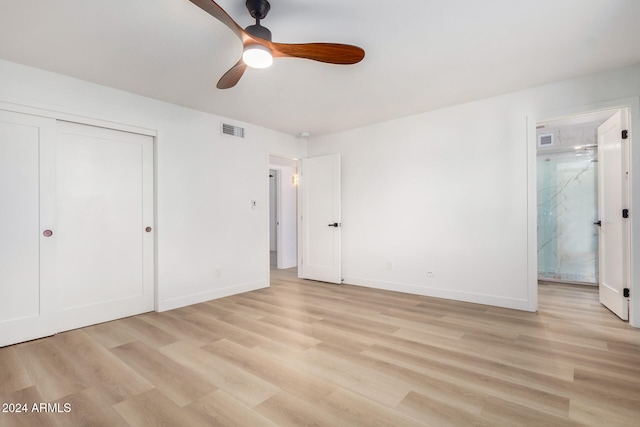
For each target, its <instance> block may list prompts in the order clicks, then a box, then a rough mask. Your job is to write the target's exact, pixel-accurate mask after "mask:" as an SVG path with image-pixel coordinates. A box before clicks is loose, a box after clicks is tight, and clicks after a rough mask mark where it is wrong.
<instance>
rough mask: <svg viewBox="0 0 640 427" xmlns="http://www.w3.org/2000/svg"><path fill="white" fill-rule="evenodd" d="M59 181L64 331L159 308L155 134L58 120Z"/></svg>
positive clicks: (58, 232) (58, 230)
mask: <svg viewBox="0 0 640 427" xmlns="http://www.w3.org/2000/svg"><path fill="white" fill-rule="evenodd" d="M56 183H57V190H56V202H57V203H56V206H57V208H56V228H55V230H54V236H53V238H54V239H55V240H56V246H57V283H58V289H59V291H58V300H59V306H60V325H59V327H60V330H68V329H73V328H78V327H82V326H86V325H90V324H95V323H99V322H104V321H108V320H113V319H117V318H122V317H126V316H131V315H134V314H139V313H143V312H148V311H151V310H153V304H154V294H153V291H154V279H153V272H154V270H153V262H154V255H153V247H154V239H153V139H152V138H151V137H149V136H145V135H138V134H133V133H128V132H121V131H116V130H111V129H105V128H99V127H93V126H87V125H81V124H76V123H67V122H59V123H58V138H57V172H56ZM147 227H149V228H148V230H149V231H147Z"/></svg>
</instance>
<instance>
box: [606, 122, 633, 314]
mask: <svg viewBox="0 0 640 427" xmlns="http://www.w3.org/2000/svg"><path fill="white" fill-rule="evenodd" d="M621 132H622V113H621V112H620V111H618V112H617V113H616V114H615V115H614V116H613V117H611V118H610V119H609V120H607V121H606V122H605V123H603V124H602V125H601V126H600V127H599V128H598V168H599V170H598V174H599V176H598V180H599V181H598V199H599V200H598V211H599V216H600V223H601V226H600V232H599V276H600V280H599V281H600V285H599V289H600V291H599V292H600V302H601V303H602V304H604V305H605V306H606V307H607V308H609V309H610V310H611V311H613V312H614V313H615V314H617V315H618V316H619V317H620V318H621V319H623V320H627V319H628V316H629V313H628V311H629V310H628V307H629V306H628V298H626V297H624V296H623V289H624V288H625V287H626V285H627V277H626V273H625V272H626V262H625V260H626V255H627V253H626V244H627V241H626V234H625V233H626V231H625V226H624V224H623V221H624V219H623V218H622V209H623V208H625V207H626V206H625V205H626V202H627V197H626V191H627V188H626V185H625V181H626V172H627V168H626V166H625V161H626V160H625V157H626V156H625V151H624V147H623V145H622V144H623V143H622V136H621Z"/></svg>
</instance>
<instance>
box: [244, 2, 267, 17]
mask: <svg viewBox="0 0 640 427" xmlns="http://www.w3.org/2000/svg"><path fill="white" fill-rule="evenodd" d="M245 5H246V6H247V10H248V11H249V14H250V15H251V16H252V17H253V18H254V19H257V20H260V19H264V18H265V17H266V16H267V13H269V9H271V5H270V4H269V2H268V1H267V0H247V2H246V3H245Z"/></svg>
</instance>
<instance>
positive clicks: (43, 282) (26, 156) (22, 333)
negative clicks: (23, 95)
mask: <svg viewBox="0 0 640 427" xmlns="http://www.w3.org/2000/svg"><path fill="white" fill-rule="evenodd" d="M54 142H55V120H52V119H44V118H40V117H35V116H29V115H24V114H16V113H10V112H6V111H0V346H5V345H9V344H14V343H17V342H21V341H28V340H31V339H35V338H40V337H43V336H46V335H51V334H53V333H55V332H56V329H55V311H56V306H55V288H54V283H53V281H51V280H49V278H50V275H49V274H47V273H48V272H49V271H50V270H51V264H50V263H46V261H45V262H44V263H42V264H41V261H40V251H41V245H42V250H43V251H45V252H46V251H49V253H51V251H52V249H54V248H52V243H53V242H52V241H50V240H48V239H47V238H46V237H44V236H43V235H42V231H43V230H44V229H45V228H46V227H50V226H51V224H52V220H53V218H52V216H51V215H50V213H51V209H50V208H51V198H50V195H49V194H48V193H47V191H41V190H45V189H46V188H47V186H48V185H50V183H51V182H52V179H53V175H52V169H51V162H50V159H51V158H53V155H54V154H55V153H54V152H53V147H54ZM40 165H42V167H41V166H40ZM41 207H42V208H43V209H41Z"/></svg>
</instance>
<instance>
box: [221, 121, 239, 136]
mask: <svg viewBox="0 0 640 427" xmlns="http://www.w3.org/2000/svg"><path fill="white" fill-rule="evenodd" d="M220 133H222V134H223V135H228V136H235V137H236V138H244V128H241V127H239V126H234V125H230V124H229V123H224V122H223V123H222V126H221V127H220Z"/></svg>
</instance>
